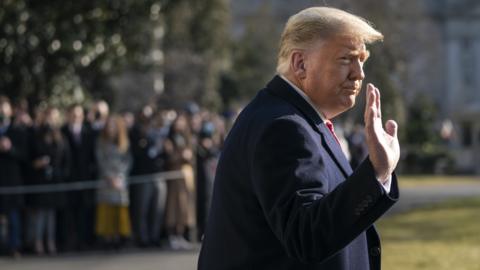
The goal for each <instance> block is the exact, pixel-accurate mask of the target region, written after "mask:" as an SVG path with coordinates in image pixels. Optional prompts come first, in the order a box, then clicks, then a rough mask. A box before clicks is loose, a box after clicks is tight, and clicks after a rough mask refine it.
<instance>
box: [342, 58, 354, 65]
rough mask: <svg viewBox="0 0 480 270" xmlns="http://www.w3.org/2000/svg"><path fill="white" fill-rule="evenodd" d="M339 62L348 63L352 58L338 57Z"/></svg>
mask: <svg viewBox="0 0 480 270" xmlns="http://www.w3.org/2000/svg"><path fill="white" fill-rule="evenodd" d="M340 62H341V63H342V64H350V63H351V62H352V60H351V59H350V58H349V57H340Z"/></svg>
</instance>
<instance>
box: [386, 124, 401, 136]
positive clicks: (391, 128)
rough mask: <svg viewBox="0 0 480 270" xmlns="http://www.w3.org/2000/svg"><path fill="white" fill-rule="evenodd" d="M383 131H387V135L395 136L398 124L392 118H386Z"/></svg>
mask: <svg viewBox="0 0 480 270" xmlns="http://www.w3.org/2000/svg"><path fill="white" fill-rule="evenodd" d="M385 131H386V132H387V134H388V135H390V136H392V137H394V138H396V137H397V131H398V124H397V122H395V121H394V120H388V121H387V122H386V123H385Z"/></svg>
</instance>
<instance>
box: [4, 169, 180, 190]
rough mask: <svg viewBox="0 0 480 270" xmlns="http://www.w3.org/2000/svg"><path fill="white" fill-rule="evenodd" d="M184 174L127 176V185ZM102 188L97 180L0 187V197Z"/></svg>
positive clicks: (175, 178)
mask: <svg viewBox="0 0 480 270" xmlns="http://www.w3.org/2000/svg"><path fill="white" fill-rule="evenodd" d="M183 177H184V174H183V172H182V171H167V172H160V173H155V174H145V175H138V176H129V177H128V178H127V185H137V184H144V183H149V182H160V181H172V180H178V179H182V178H183ZM100 187H103V182H100V181H99V180H89V181H81V182H72V183H58V184H44V185H25V186H10V187H0V195H17V194H32V193H47V192H64V191H75V190H86V189H98V188H100Z"/></svg>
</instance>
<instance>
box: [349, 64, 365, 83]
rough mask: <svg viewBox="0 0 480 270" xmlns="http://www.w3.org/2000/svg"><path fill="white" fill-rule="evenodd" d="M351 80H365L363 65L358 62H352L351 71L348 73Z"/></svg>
mask: <svg viewBox="0 0 480 270" xmlns="http://www.w3.org/2000/svg"><path fill="white" fill-rule="evenodd" d="M350 79H351V80H360V81H361V80H363V79H365V73H364V72H363V63H362V62H360V61H354V62H353V63H352V70H351V72H350Z"/></svg>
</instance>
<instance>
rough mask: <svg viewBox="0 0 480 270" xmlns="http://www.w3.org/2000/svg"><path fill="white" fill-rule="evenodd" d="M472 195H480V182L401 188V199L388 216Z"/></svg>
mask: <svg viewBox="0 0 480 270" xmlns="http://www.w3.org/2000/svg"><path fill="white" fill-rule="evenodd" d="M472 196H480V182H478V183H477V182H472V183H462V184H450V183H448V184H443V185H438V186H428V185H425V186H418V187H408V188H401V190H400V200H399V201H398V202H397V203H396V204H395V205H394V206H393V207H392V209H390V211H389V212H388V213H387V216H388V215H392V214H397V213H401V212H405V211H408V210H411V209H413V208H416V207H419V206H422V205H426V204H432V203H437V202H441V201H444V200H447V199H453V198H465V197H472Z"/></svg>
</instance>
